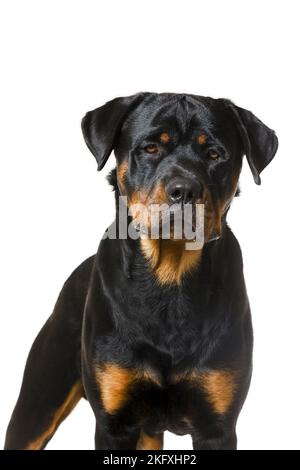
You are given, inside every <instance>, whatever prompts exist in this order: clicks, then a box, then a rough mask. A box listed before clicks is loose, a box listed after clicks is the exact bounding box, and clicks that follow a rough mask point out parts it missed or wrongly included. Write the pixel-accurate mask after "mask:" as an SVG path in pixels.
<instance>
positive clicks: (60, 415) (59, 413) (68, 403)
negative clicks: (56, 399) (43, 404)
mask: <svg viewBox="0 0 300 470" xmlns="http://www.w3.org/2000/svg"><path fill="white" fill-rule="evenodd" d="M83 396H84V392H83V387H82V384H81V382H79V381H78V382H76V384H75V385H74V386H73V387H72V389H71V390H70V392H69V394H68V396H67V398H66V399H65V401H64V402H63V404H62V405H61V406H60V407H59V408H58V409H57V410H56V411H55V413H54V414H53V416H52V418H51V423H50V426H49V427H48V429H47V430H46V431H44V432H43V433H42V434H41V435H40V436H39V437H38V438H37V439H35V440H34V441H32V442H30V443H29V444H28V445H27V446H26V448H25V450H40V449H43V448H44V446H45V444H46V443H47V442H48V441H49V439H50V438H51V437H52V436H53V434H54V433H55V431H56V429H57V428H58V426H59V425H60V423H61V422H62V421H63V420H64V419H65V418H66V417H67V416H68V415H69V414H70V413H71V411H72V410H73V408H74V407H75V406H76V405H77V403H78V401H79V400H80V398H82V397H83Z"/></svg>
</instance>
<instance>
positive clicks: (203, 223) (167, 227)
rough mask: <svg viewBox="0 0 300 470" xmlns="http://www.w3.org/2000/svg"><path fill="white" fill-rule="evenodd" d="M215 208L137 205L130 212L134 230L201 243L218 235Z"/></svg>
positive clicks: (218, 236) (150, 236) (183, 205)
mask: <svg viewBox="0 0 300 470" xmlns="http://www.w3.org/2000/svg"><path fill="white" fill-rule="evenodd" d="M215 212H216V211H215V210H213V209H212V208H211V207H210V206H209V205H208V204H204V203H200V202H199V203H197V204H196V203H195V204H173V205H168V204H148V205H141V204H139V207H138V208H134V207H130V212H129V214H130V215H131V217H132V221H133V224H134V227H135V229H136V231H137V232H138V233H139V234H140V235H141V236H142V237H147V238H151V239H164V240H172V241H176V240H184V241H195V240H197V241H200V242H202V243H203V244H204V242H205V243H207V242H209V241H213V240H216V239H218V238H220V236H221V230H220V224H219V223H217V221H216V214H215Z"/></svg>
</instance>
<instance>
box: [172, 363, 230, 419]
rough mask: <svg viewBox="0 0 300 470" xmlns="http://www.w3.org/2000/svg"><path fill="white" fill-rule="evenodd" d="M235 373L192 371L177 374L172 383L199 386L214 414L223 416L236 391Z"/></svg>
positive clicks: (228, 371)
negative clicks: (186, 383)
mask: <svg viewBox="0 0 300 470" xmlns="http://www.w3.org/2000/svg"><path fill="white" fill-rule="evenodd" d="M236 375H237V373H236V372H235V371H232V370H206V371H192V372H189V373H182V374H178V375H176V376H175V377H174V378H173V382H174V383H177V382H180V381H188V382H190V383H192V384H193V385H195V386H199V387H200V388H201V389H202V390H203V391H204V392H205V395H206V399H207V401H208V402H209V403H210V405H211V406H212V408H213V410H214V412H215V413H217V414H220V415H223V414H225V413H227V411H228V410H229V408H230V406H231V404H232V402H233V399H234V395H235V391H236V387H237V382H236V378H237V377H236Z"/></svg>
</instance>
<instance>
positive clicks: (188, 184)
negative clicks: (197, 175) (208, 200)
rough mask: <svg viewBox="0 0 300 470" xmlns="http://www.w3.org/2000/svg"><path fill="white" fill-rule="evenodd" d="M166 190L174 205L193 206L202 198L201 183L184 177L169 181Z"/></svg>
mask: <svg viewBox="0 0 300 470" xmlns="http://www.w3.org/2000/svg"><path fill="white" fill-rule="evenodd" d="M165 190H166V194H167V196H168V198H169V200H170V202H171V203H172V204H192V203H193V202H196V201H197V199H199V198H200V197H201V196H202V186H201V184H200V183H199V182H197V181H194V180H191V179H188V178H182V177H178V178H173V179H172V180H171V181H169V182H168V183H167V185H166V187H165Z"/></svg>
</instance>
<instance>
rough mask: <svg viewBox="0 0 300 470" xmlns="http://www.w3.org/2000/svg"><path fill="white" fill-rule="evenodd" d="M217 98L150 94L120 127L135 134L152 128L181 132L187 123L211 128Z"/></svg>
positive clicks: (217, 108) (186, 126)
mask: <svg viewBox="0 0 300 470" xmlns="http://www.w3.org/2000/svg"><path fill="white" fill-rule="evenodd" d="M217 101H218V100H214V99H213V98H205V97H198V96H193V95H172V94H157V95H151V96H149V97H147V98H146V99H145V100H144V101H143V102H142V103H141V104H140V105H139V106H138V107H137V108H136V109H135V110H134V111H133V112H132V113H131V114H130V116H129V117H128V119H127V120H126V123H125V124H124V127H123V131H124V132H127V133H129V134H131V135H132V137H134V136H138V135H141V134H145V133H146V132H147V131H150V130H154V129H155V128H169V129H172V128H174V129H177V130H179V131H182V132H185V131H186V130H187V129H189V128H190V127H199V128H200V127H204V128H205V127H206V128H209V129H212V128H213V127H214V126H215V124H216V122H217V119H218V114H219V112H220V110H219V107H218V106H217Z"/></svg>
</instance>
